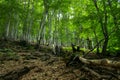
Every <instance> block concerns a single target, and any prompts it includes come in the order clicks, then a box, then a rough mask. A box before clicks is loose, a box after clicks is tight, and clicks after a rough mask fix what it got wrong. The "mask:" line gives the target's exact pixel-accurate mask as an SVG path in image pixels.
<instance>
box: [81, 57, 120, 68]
mask: <svg viewBox="0 0 120 80" xmlns="http://www.w3.org/2000/svg"><path fill="white" fill-rule="evenodd" d="M79 60H80V61H81V62H82V63H84V64H88V65H98V66H107V67H113V68H118V69H120V62H118V61H113V60H109V59H94V60H89V59H85V58H83V57H79Z"/></svg>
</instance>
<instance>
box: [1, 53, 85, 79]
mask: <svg viewBox="0 0 120 80" xmlns="http://www.w3.org/2000/svg"><path fill="white" fill-rule="evenodd" d="M17 54H18V55H19V59H18V60H7V61H6V60H5V61H2V63H1V64H0V74H5V73H7V72H10V71H13V70H17V69H20V68H22V67H24V66H27V67H31V66H35V68H34V69H32V70H31V71H30V72H29V73H27V74H25V75H23V76H22V77H21V80H83V79H84V80H87V77H86V78H85V74H83V73H82V72H81V71H80V70H79V69H75V68H73V67H66V63H65V62H64V60H63V59H62V58H61V57H56V56H53V55H51V54H50V53H40V52H34V53H23V52H19V53H17ZM82 78H83V79H82Z"/></svg>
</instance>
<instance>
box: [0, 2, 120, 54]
mask: <svg viewBox="0 0 120 80" xmlns="http://www.w3.org/2000/svg"><path fill="white" fill-rule="evenodd" d="M119 11H120V0H0V38H1V39H6V40H22V41H27V42H35V43H38V44H39V45H40V44H47V45H48V44H49V45H52V44H55V45H58V46H61V45H62V46H69V45H71V43H74V44H77V45H79V46H80V48H87V49H93V48H96V50H97V52H98V53H99V52H102V53H103V54H107V49H109V50H117V49H119V47H120V44H119V40H120V19H119V18H120V13H119Z"/></svg>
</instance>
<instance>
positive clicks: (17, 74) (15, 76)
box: [0, 66, 35, 80]
mask: <svg viewBox="0 0 120 80" xmlns="http://www.w3.org/2000/svg"><path fill="white" fill-rule="evenodd" d="M33 68H35V66H34V67H26V66H25V67H23V68H21V69H17V70H13V71H10V72H8V73H6V74H3V75H2V76H0V80H20V78H21V77H22V76H23V75H25V74H27V73H28V72H29V71H30V70H31V69H33Z"/></svg>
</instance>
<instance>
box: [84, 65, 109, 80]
mask: <svg viewBox="0 0 120 80" xmlns="http://www.w3.org/2000/svg"><path fill="white" fill-rule="evenodd" d="M82 68H83V69H84V70H86V71H89V72H90V73H91V74H92V75H94V76H96V77H97V78H98V79H108V78H109V77H110V76H106V75H100V74H99V73H97V72H95V71H94V70H92V69H90V68H88V67H86V66H83V67H82Z"/></svg>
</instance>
